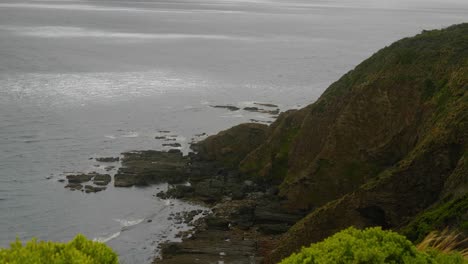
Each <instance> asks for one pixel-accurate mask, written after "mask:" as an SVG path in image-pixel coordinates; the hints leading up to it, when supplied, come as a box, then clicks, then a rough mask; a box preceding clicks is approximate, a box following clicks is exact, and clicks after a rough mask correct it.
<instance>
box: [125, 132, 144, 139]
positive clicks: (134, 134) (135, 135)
mask: <svg viewBox="0 0 468 264" xmlns="http://www.w3.org/2000/svg"><path fill="white" fill-rule="evenodd" d="M139 135H140V134H138V133H137V132H132V133H128V134H125V135H122V137H124V138H136V137H138V136H139Z"/></svg>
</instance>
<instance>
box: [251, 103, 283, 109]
mask: <svg viewBox="0 0 468 264" xmlns="http://www.w3.org/2000/svg"><path fill="white" fill-rule="evenodd" d="M254 104H256V105H260V106H266V107H274V108H277V107H278V106H277V105H275V104H267V103H254Z"/></svg>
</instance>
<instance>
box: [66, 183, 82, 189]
mask: <svg viewBox="0 0 468 264" xmlns="http://www.w3.org/2000/svg"><path fill="white" fill-rule="evenodd" d="M65 188H68V189H70V191H75V190H81V189H83V185H81V184H80V183H69V184H67V185H65Z"/></svg>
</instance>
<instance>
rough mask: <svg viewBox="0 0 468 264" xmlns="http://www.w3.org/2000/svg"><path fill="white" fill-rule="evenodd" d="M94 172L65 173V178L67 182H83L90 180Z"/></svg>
mask: <svg viewBox="0 0 468 264" xmlns="http://www.w3.org/2000/svg"><path fill="white" fill-rule="evenodd" d="M94 176H95V174H93V173H89V174H77V175H67V177H66V178H67V180H68V182H69V183H83V182H88V181H90V180H91V179H92V178H93V177H94Z"/></svg>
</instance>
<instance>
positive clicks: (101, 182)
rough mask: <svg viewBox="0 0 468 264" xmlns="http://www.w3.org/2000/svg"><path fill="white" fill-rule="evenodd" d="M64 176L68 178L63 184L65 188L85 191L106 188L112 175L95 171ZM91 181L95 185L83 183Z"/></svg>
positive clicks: (92, 191)
mask: <svg viewBox="0 0 468 264" xmlns="http://www.w3.org/2000/svg"><path fill="white" fill-rule="evenodd" d="M66 178H67V180H68V184H67V185H65V188H68V189H70V191H82V192H86V193H95V192H100V191H103V190H105V189H106V187H105V186H106V185H108V184H109V183H110V182H111V181H112V177H111V176H110V175H109V174H100V173H96V172H91V173H83V174H75V175H67V176H66ZM91 181H92V183H93V184H94V185H97V186H93V185H90V184H87V185H83V184H84V183H88V182H91ZM62 182H64V181H62Z"/></svg>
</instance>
